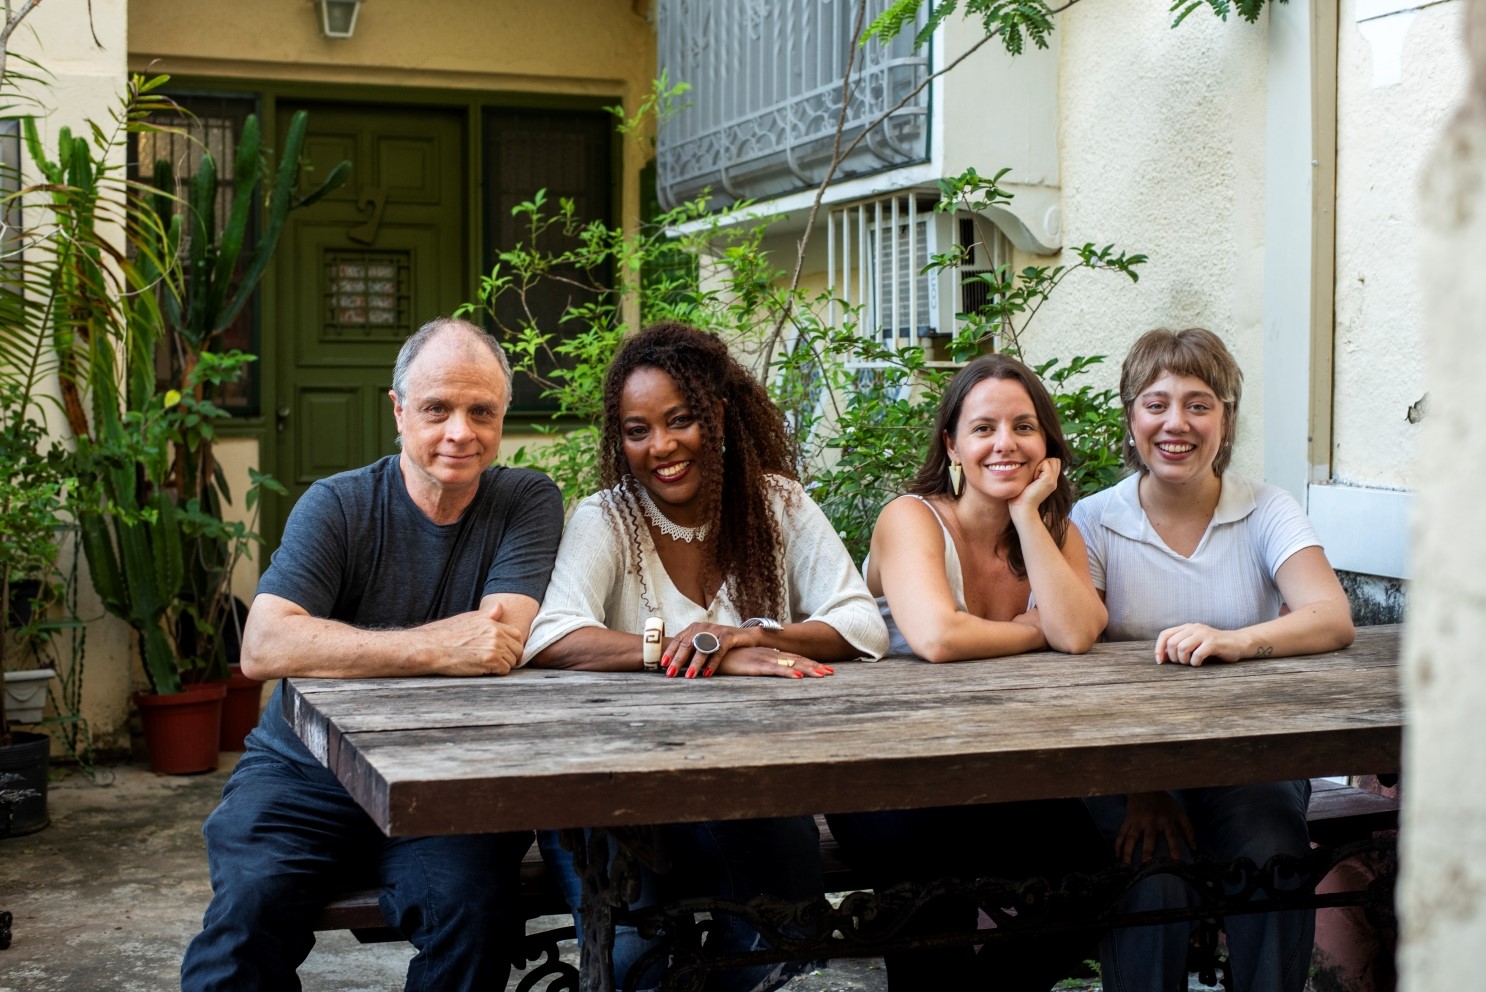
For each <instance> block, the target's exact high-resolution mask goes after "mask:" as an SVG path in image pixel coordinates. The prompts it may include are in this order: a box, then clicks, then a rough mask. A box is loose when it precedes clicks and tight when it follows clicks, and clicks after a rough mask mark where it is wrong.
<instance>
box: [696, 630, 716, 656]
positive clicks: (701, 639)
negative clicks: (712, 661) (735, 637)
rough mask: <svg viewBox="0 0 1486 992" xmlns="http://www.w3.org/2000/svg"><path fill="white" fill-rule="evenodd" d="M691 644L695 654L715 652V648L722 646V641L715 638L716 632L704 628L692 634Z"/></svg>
mask: <svg viewBox="0 0 1486 992" xmlns="http://www.w3.org/2000/svg"><path fill="white" fill-rule="evenodd" d="M691 646H692V650H694V651H696V653H697V654H716V653H717V649H718V648H720V647H722V642H721V641H719V640H718V639H717V635H716V634H714V633H712V632H711V631H710V630H704V631H701V632H700V633H697V634H694V635H693V636H692V639H691Z"/></svg>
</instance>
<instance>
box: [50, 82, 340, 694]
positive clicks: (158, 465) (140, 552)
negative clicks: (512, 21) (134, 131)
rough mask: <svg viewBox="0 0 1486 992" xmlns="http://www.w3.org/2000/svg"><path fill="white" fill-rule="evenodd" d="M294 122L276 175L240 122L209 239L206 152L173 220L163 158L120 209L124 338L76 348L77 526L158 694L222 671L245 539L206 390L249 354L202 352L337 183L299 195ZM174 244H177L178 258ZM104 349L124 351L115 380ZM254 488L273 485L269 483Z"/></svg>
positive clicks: (219, 416)
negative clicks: (224, 208)
mask: <svg viewBox="0 0 1486 992" xmlns="http://www.w3.org/2000/svg"><path fill="white" fill-rule="evenodd" d="M307 124H308V121H307V118H306V115H305V114H304V113H303V112H302V111H301V112H299V113H296V114H295V115H294V117H293V118H292V119H291V122H290V125H289V130H288V132H287V135H286V138H285V141H284V147H283V148H282V149H280V150H279V155H278V163H277V170H276V171H274V168H273V163H272V162H271V161H270V156H269V155H268V154H267V153H265V151H264V150H263V148H262V142H261V139H260V135H259V128H258V120H257V118H256V117H253V116H250V117H249V118H248V119H247V121H246V122H245V124H244V126H243V130H242V134H241V138H240V141H239V143H238V148H237V153H236V179H235V184H234V189H233V197H232V208H231V210H230V212H229V214H228V217H227V221H226V223H225V225H224V227H223V229H222V230H221V232H220V233H219V232H218V231H217V229H216V212H215V198H216V186H217V169H216V163H215V162H214V161H213V159H212V157H211V154H210V153H209V152H203V153H202V156H201V159H200V162H199V165H198V167H197V169H196V173H195V175H194V176H193V178H192V182H191V186H190V189H189V191H188V195H187V196H186V198H185V199H184V201H183V202H184V209H183V210H182V211H180V212H179V213H177V212H176V211H175V210H174V205H175V203H176V202H177V201H176V198H175V197H174V196H173V195H171V193H170V190H171V189H172V185H173V184H172V176H171V172H170V168H169V165H168V163H161V164H159V165H157V167H156V170H155V176H154V186H155V191H154V194H153V195H149V196H131V197H129V198H128V199H127V202H126V204H125V212H126V215H127V216H128V220H129V229H130V237H131V240H132V242H133V244H134V247H135V252H134V258H133V259H132V260H128V261H127V263H126V265H125V269H126V274H127V279H128V281H129V283H130V285H131V286H133V287H135V288H137V289H139V290H145V291H140V292H136V293H134V294H133V295H132V296H131V298H130V301H129V302H128V304H126V306H125V316H126V319H125V321H124V324H123V334H122V340H119V339H118V338H117V337H115V338H113V339H112V340H108V339H105V340H102V341H98V342H95V344H94V346H93V347H90V348H89V358H90V363H89V369H88V376H87V382H88V386H89V390H90V392H91V396H92V400H93V403H92V407H93V410H92V412H93V418H92V421H93V422H92V427H91V430H90V431H89V430H84V431H80V432H78V459H79V464H80V465H81V466H83V468H84V469H85V470H86V472H87V477H88V478H90V479H91V480H92V482H93V484H94V495H95V498H94V499H93V500H91V501H88V502H87V503H86V504H85V505H84V507H83V509H82V511H81V512H80V513H79V515H78V516H79V522H80V525H81V534H82V543H83V548H84V552H85V553H86V555H87V560H88V565H89V569H90V571H91V572H92V575H93V582H94V585H95V587H96V588H97V590H98V593H99V596H100V598H101V599H102V601H103V604H104V606H105V607H106V608H107V609H108V610H109V611H110V612H111V613H114V614H115V615H117V616H118V617H120V618H121V619H123V620H124V621H126V622H127V623H128V624H129V625H130V626H131V627H132V628H133V629H134V630H135V631H137V632H138V634H139V637H140V643H141V650H142V653H143V658H144V666H145V673H146V675H147V676H148V678H149V680H150V684H151V686H152V688H153V689H154V690H155V691H156V692H157V693H172V692H179V691H181V688H182V675H183V673H186V674H188V675H189V674H190V673H193V672H194V673H196V676H197V677H200V675H202V674H203V673H209V674H211V675H216V674H219V673H220V674H225V672H224V671H221V665H222V657H221V650H220V637H219V636H218V634H217V630H216V625H217V623H218V622H219V621H220V618H221V617H223V616H225V615H227V611H228V609H229V608H230V606H231V592H230V590H229V587H228V579H229V577H230V576H229V575H228V570H229V569H230V567H231V564H232V562H233V561H234V560H235V559H236V556H237V552H239V551H240V550H242V549H243V548H245V547H246V545H247V543H248V542H249V540H251V539H252V537H253V535H251V534H249V533H248V532H247V531H246V529H245V528H242V527H241V526H240V525H233V524H227V523H225V522H224V521H223V520H222V517H221V505H222V503H223V501H224V499H225V498H226V496H227V494H226V492H225V490H224V489H223V488H222V487H223V483H222V481H221V477H220V472H219V471H218V470H217V468H216V466H215V462H214V461H213V458H212V454H211V444H212V438H213V436H214V434H215V429H214V424H215V423H217V422H218V421H220V420H223V419H225V418H226V416H227V414H226V413H225V412H224V411H222V410H221V409H220V408H218V407H216V406H215V405H213V403H212V402H211V392H212V390H213V389H214V388H215V387H217V386H220V385H222V384H223V383H225V382H227V381H230V380H231V378H233V377H235V376H236V375H237V374H238V373H239V372H240V371H241V369H242V367H243V366H244V365H245V364H246V363H247V362H249V361H252V360H253V356H250V355H241V354H238V353H228V354H227V355H216V354H214V353H213V352H212V345H213V344H214V343H215V342H216V341H217V340H219V339H220V336H221V334H222V332H223V331H224V330H225V329H226V328H227V327H228V326H229V325H231V323H232V321H233V320H234V319H235V318H236V317H237V315H238V314H239V313H240V312H241V311H242V309H243V307H244V306H245V305H246V304H247V302H248V300H249V299H250V298H251V296H252V293H253V291H254V290H255V289H256V288H257V285H258V283H259V281H260V280H261V279H262V277H263V274H264V272H265V271H266V270H267V267H268V264H269V261H270V260H271V258H272V256H273V252H274V249H275V248H276V247H277V245H278V240H279V236H280V234H281V233H282V231H283V227H284V220H285V218H286V217H287V216H288V215H289V212H290V211H291V210H294V209H296V208H297V207H301V206H305V205H308V204H310V203H313V202H314V201H315V200H318V199H319V198H321V197H322V196H324V195H325V194H326V193H329V192H330V191H332V190H334V189H336V188H337V187H339V186H340V185H342V184H343V183H344V182H345V181H346V178H347V176H348V174H349V171H350V165H349V163H346V162H342V163H340V164H339V165H337V166H336V167H335V168H334V169H332V170H331V171H330V173H329V174H328V175H327V176H326V178H325V180H324V181H323V182H322V183H320V185H319V186H318V187H316V188H315V189H314V191H313V192H311V193H310V194H309V195H307V196H304V197H298V198H297V197H296V195H295V191H296V187H297V185H298V180H299V173H300V155H301V153H302V151H303V148H304V139H305V132H306V128H307ZM266 180H267V181H271V182H272V186H271V189H270V191H269V194H268V197H267V202H266V204H264V203H262V201H260V198H259V192H258V191H259V189H260V187H261V185H262V184H263V183H264V182H265V181H266ZM260 204H261V206H262V220H263V228H262V232H261V234H260V236H259V237H258V239H257V241H256V243H255V244H254V245H253V246H252V248H251V250H249V249H248V248H247V233H248V230H249V224H250V223H251V221H252V218H253V216H254V215H255V214H256V213H257V212H258V211H259V209H260ZM183 240H184V241H185V242H186V244H187V245H188V247H187V250H186V257H185V258H184V259H180V250H179V249H180V245H181V244H182V241H183ZM240 264H243V265H244V266H245V267H244V268H243V271H242V272H241V273H239V265H240ZM161 347H164V348H165V349H166V350H167V352H168V353H169V354H170V355H171V356H172V357H173V358H175V359H178V367H177V368H176V369H175V372H174V375H175V382H174V384H173V387H172V388H170V389H168V390H166V391H164V392H163V393H162V392H161V391H160V390H158V389H157V387H156V382H155V362H154V359H155V355H156V352H157V350H158V349H159V348H161ZM114 348H119V350H120V351H121V352H122V354H123V356H124V363H125V367H124V370H123V373H122V374H119V370H118V368H117V364H116V362H115V361H114V359H113V350H114ZM261 484H265V485H268V486H270V487H277V484H276V483H273V482H272V480H269V481H268V482H267V483H261ZM251 505H252V503H251V497H250V502H249V506H251Z"/></svg>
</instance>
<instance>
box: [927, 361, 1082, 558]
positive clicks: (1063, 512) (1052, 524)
mask: <svg viewBox="0 0 1486 992" xmlns="http://www.w3.org/2000/svg"><path fill="white" fill-rule="evenodd" d="M987 379H1010V380H1012V381H1014V382H1019V383H1021V384H1022V386H1023V388H1025V389H1026V390H1027V395H1028V396H1030V397H1031V398H1032V412H1033V413H1035V414H1036V415H1037V426H1038V427H1040V428H1041V429H1042V440H1043V443H1044V444H1045V445H1046V446H1047V457H1048V458H1056V459H1058V461H1059V462H1061V463H1062V466H1063V469H1062V471H1060V472H1059V473H1058V485H1057V488H1055V489H1054V490H1053V491H1052V493H1051V494H1050V495H1049V496H1048V497H1047V499H1045V500H1043V501H1042V506H1041V507H1040V508H1039V509H1040V510H1041V511H1042V522H1043V523H1044V524H1046V525H1047V530H1048V533H1049V534H1051V535H1052V536H1053V540H1054V541H1055V542H1057V545H1058V547H1060V548H1061V547H1062V546H1063V540H1064V539H1065V538H1066V537H1067V536H1068V513H1069V511H1071V510H1072V509H1073V483H1071V482H1069V481H1068V466H1069V465H1070V464H1072V462H1073V450H1072V449H1071V448H1069V447H1068V441H1067V440H1066V439H1065V438H1064V437H1063V425H1062V424H1061V423H1059V422H1058V408H1057V407H1056V406H1054V405H1053V398H1052V397H1051V396H1049V395H1048V392H1047V387H1046V386H1044V385H1043V384H1042V380H1041V379H1039V378H1037V373H1036V372H1033V371H1032V370H1031V369H1029V368H1028V367H1027V366H1025V365H1023V364H1022V363H1021V362H1019V361H1017V360H1016V359H1015V358H1012V357H1011V356H1010V355H982V356H981V357H979V358H977V359H975V360H974V361H972V362H971V363H970V364H968V365H966V366H965V367H964V368H962V369H960V371H959V372H957V373H956V374H955V377H954V378H953V379H951V380H950V382H949V385H948V386H947V387H945V390H944V395H943V396H942V397H940V400H939V414H938V416H936V417H935V418H934V436H933V437H931V438H930V439H929V453H928V455H927V456H926V457H925V458H924V463H923V465H921V466H919V470H918V474H917V475H915V476H914V477H913V481H912V482H910V483H909V484H908V491H909V492H910V493H915V494H917V495H919V496H939V495H943V496H945V497H946V498H948V499H958V498H959V497H957V496H955V495H954V494H953V493H951V492H950V491H949V447H948V445H946V444H945V440H944V439H945V438H946V437H954V434H955V431H957V430H959V428H960V411H961V410H962V409H964V406H965V397H967V396H969V395H970V390H972V389H974V388H975V387H976V386H978V385H980V384H981V383H982V382H985V381H986V380H987ZM996 554H998V555H1004V556H1005V557H1006V564H1007V565H1009V566H1010V567H1011V571H1012V574H1014V575H1015V576H1016V577H1017V578H1019V579H1025V578H1026V577H1027V561H1026V559H1025V558H1024V557H1023V556H1022V542H1021V538H1020V537H1018V536H1017V532H1016V527H1015V526H1014V525H1013V524H1011V523H1009V522H1008V523H1007V525H1006V529H1005V530H1004V531H1002V532H1001V536H1000V537H998V538H997V539H996Z"/></svg>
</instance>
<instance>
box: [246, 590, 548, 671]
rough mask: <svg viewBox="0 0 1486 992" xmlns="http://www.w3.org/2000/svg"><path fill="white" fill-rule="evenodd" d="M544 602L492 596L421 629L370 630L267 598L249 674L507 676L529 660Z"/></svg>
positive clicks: (257, 610)
mask: <svg viewBox="0 0 1486 992" xmlns="http://www.w3.org/2000/svg"><path fill="white" fill-rule="evenodd" d="M536 611H537V603H536V601H535V600H533V599H530V598H529V597H525V596H495V595H492V596H486V597H485V599H484V600H482V601H481V604H480V609H478V610H473V611H471V612H469V613H458V614H455V615H454V616H451V617H445V618H443V619H441V620H435V621H433V622H431V623H427V624H423V625H422V626H420V627H410V628H407V629H403V630H367V629H365V628H361V627H353V626H351V625H350V624H346V623H341V622H340V621H337V620H327V619H324V618H322V617H315V616H311V615H309V614H308V613H307V612H305V611H304V610H303V609H301V608H300V607H298V606H297V605H296V604H294V603H292V602H290V601H288V600H285V599H281V598H279V597H276V596H259V597H258V599H257V600H255V601H254V603H253V609H252V611H251V612H249V614H248V623H247V627H246V628H245V629H244V631H243V650H242V665H243V672H244V674H247V675H249V676H251V677H253V678H257V679H273V678H289V677H296V676H297V677H302V678H398V677H403V676H414V675H504V674H506V673H507V672H509V671H510V670H511V669H512V668H515V667H516V666H517V665H518V664H519V663H520V661H521V649H522V647H523V646H524V645H525V643H526V635H527V632H528V631H529V630H530V628H531V620H532V617H534V616H535V615H536Z"/></svg>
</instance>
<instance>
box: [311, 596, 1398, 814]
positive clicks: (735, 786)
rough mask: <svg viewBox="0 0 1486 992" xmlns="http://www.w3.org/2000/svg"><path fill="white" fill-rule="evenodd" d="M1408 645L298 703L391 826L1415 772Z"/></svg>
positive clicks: (635, 679)
mask: <svg viewBox="0 0 1486 992" xmlns="http://www.w3.org/2000/svg"><path fill="white" fill-rule="evenodd" d="M1400 649H1401V629H1400V627H1398V626H1396V625H1395V626H1385V627H1368V628H1362V629H1360V630H1359V631H1358V632H1357V641H1356V643H1355V644H1353V645H1352V647H1350V648H1348V649H1346V650H1344V651H1336V652H1331V653H1328V654H1322V655H1311V656H1306V657H1299V658H1276V659H1267V660H1262V661H1245V662H1242V663H1239V664H1232V665H1224V664H1211V665H1205V666H1203V667H1202V668H1185V667H1180V666H1177V665H1159V666H1158V665H1156V664H1154V663H1153V661H1152V660H1151V659H1152V651H1153V645H1152V644H1151V643H1148V642H1128V643H1121V644H1100V645H1097V646H1096V647H1095V648H1094V650H1093V651H1092V652H1090V653H1089V654H1087V655H1082V656H1070V655H1063V654H1056V653H1053V652H1041V653H1037V654H1028V655H1017V656H1013V657H1009V658H1000V659H996V660H993V661H978V662H962V663H957V664H952V665H930V664H928V663H926V662H923V661H919V660H917V659H914V658H889V659H885V660H883V661H880V662H877V663H875V664H867V663H854V664H839V665H837V666H835V667H836V674H835V675H834V676H833V677H830V678H825V679H774V678H726V677H723V678H714V679H698V680H690V681H688V680H685V679H667V678H665V677H664V676H658V675H651V674H648V673H646V674H641V673H634V672H629V673H621V674H595V673H583V672H553V671H544V670H538V669H523V670H521V671H518V672H516V673H513V674H512V675H510V676H507V677H504V678H485V679H469V678H465V679H454V678H448V679H444V678H424V679H361V680H355V679H294V680H292V682H291V683H290V685H289V687H288V693H287V695H286V697H285V698H286V704H285V705H286V716H287V717H288V718H289V722H290V724H291V725H292V726H293V727H294V729H295V731H296V732H297V733H298V734H299V735H300V737H301V738H303V739H304V740H305V742H306V743H307V744H308V745H309V747H310V750H311V751H312V752H313V753H314V754H315V755H316V756H317V757H318V758H319V759H320V760H321V761H322V762H324V763H325V764H326V765H327V766H328V767H329V768H330V769H331V770H332V771H334V772H335V774H336V775H337V777H338V778H339V779H340V780H341V782H343V783H344V784H345V786H346V788H347V790H348V791H349V792H350V793H351V795H352V796H354V797H355V798H356V800H357V801H358V802H359V803H360V804H361V805H362V806H363V807H364V808H365V809H366V810H367V812H368V813H369V814H370V815H371V816H372V818H373V820H375V822H376V823H377V824H378V825H379V826H380V827H381V828H382V830H384V831H385V832H387V833H388V834H390V835H394V836H396V835H406V834H442V833H467V832H481V831H495V830H516V829H527V828H532V827H575V826H608V825H616V824H638V823H660V822H673V821H682V820H701V819H734V818H740V817H748V816H765V815H790V814H799V813H823V812H836V811H843V810H857V809H888V808H907V807H917V806H933V805H951V804H959V803H974V802H991V801H1003V800H1016V799H1038V798H1048V797H1054V796H1086V795H1099V794H1104V793H1122V792H1130V791H1137V790H1145V789H1155V788H1181V787H1190V786H1197V785H1232V784H1239V783H1243V782H1262V781H1273V780H1278V779H1291V778H1311V777H1316V776H1321V775H1341V774H1350V773H1365V772H1391V771H1397V770H1398V768H1399V751H1400V742H1401V737H1402V729H1403V708H1402V702H1401V699H1400V694H1399V673H1398V667H1399V658H1400Z"/></svg>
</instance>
